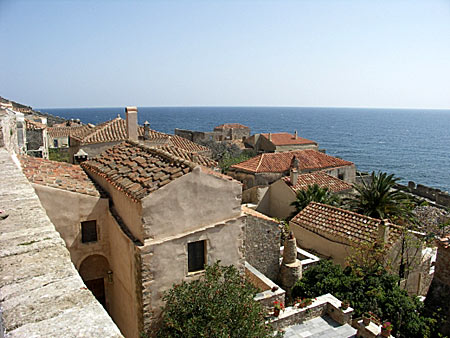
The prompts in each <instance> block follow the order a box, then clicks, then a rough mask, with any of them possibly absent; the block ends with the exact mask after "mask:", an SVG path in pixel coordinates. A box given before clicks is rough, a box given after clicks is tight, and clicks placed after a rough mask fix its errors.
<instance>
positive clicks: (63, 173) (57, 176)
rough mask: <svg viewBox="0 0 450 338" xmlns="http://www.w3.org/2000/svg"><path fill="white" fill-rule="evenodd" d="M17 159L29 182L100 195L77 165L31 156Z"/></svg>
mask: <svg viewBox="0 0 450 338" xmlns="http://www.w3.org/2000/svg"><path fill="white" fill-rule="evenodd" d="M19 159H20V163H21V165H22V169H23V173H24V174H25V176H26V177H27V178H28V180H29V181H30V182H31V183H35V184H40V185H45V186H48V187H52V188H58V189H62V190H67V191H72V192H77V193H80V194H85V195H91V196H100V193H99V191H98V190H97V188H96V186H95V185H94V183H93V182H92V180H91V179H90V178H89V176H88V175H87V174H86V173H85V172H84V171H83V169H81V167H80V166H78V165H73V164H69V163H65V162H56V161H50V160H46V159H43V158H37V157H32V156H19Z"/></svg>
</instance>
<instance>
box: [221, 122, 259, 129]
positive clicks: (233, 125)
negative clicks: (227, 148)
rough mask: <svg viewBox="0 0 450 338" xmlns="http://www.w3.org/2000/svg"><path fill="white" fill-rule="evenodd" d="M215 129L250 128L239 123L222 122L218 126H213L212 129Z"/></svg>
mask: <svg viewBox="0 0 450 338" xmlns="http://www.w3.org/2000/svg"><path fill="white" fill-rule="evenodd" d="M216 129H250V128H249V127H247V126H244V125H243V124H240V123H224V124H221V125H220V126H217V127H214V130H216Z"/></svg>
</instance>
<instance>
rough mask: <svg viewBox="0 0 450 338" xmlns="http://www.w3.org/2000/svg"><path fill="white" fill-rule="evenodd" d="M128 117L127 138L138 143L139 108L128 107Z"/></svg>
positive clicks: (126, 110)
mask: <svg viewBox="0 0 450 338" xmlns="http://www.w3.org/2000/svg"><path fill="white" fill-rule="evenodd" d="M125 113H126V116H127V138H128V139H129V140H130V141H134V142H137V141H138V125H137V107H126V108H125Z"/></svg>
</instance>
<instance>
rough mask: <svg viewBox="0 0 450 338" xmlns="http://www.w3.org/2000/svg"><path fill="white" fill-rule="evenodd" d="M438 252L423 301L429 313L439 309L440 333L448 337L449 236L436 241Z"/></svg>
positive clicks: (449, 321) (449, 309)
mask: <svg viewBox="0 0 450 338" xmlns="http://www.w3.org/2000/svg"><path fill="white" fill-rule="evenodd" d="M437 246H438V251H437V257H436V263H435V270H434V277H433V281H432V282H431V286H430V289H429V291H428V294H427V298H426V299H425V306H426V307H427V309H428V311H430V313H433V312H435V311H438V310H439V309H440V311H441V315H442V316H443V320H442V322H441V323H440V332H441V333H442V334H443V335H444V336H450V303H449V299H448V295H450V235H447V236H444V237H442V238H440V239H439V240H438V241H437Z"/></svg>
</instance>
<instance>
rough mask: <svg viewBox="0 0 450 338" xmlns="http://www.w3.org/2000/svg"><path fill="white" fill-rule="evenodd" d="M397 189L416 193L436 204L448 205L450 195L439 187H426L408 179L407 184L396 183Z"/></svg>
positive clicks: (449, 203) (449, 205) (449, 204)
mask: <svg viewBox="0 0 450 338" xmlns="http://www.w3.org/2000/svg"><path fill="white" fill-rule="evenodd" d="M395 187H396V188H397V189H399V190H402V191H405V192H409V193H411V194H413V195H417V196H420V197H423V198H426V199H429V200H430V201H432V202H435V203H436V204H437V205H438V206H443V207H450V195H449V193H448V192H445V191H442V190H440V189H436V188H431V187H427V186H425V185H422V184H417V185H416V183H415V182H413V181H409V182H408V185H407V186H406V185H403V184H396V186H395Z"/></svg>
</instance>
